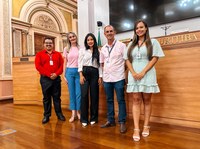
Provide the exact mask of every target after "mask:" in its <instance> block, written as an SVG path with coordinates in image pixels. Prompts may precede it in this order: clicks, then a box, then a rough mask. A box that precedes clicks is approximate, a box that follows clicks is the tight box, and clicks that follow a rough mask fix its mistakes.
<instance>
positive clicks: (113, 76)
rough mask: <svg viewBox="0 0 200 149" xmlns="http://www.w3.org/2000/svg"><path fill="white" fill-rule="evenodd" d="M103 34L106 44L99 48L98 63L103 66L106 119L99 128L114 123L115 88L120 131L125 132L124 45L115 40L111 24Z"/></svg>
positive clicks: (113, 124)
mask: <svg viewBox="0 0 200 149" xmlns="http://www.w3.org/2000/svg"><path fill="white" fill-rule="evenodd" d="M104 35H105V37H106V38H107V44H105V45H104V46H103V47H102V49H101V53H100V63H101V64H102V66H103V84H104V89H105V92H106V100H107V110H108V112H107V116H108V117H107V118H108V121H107V122H106V123H105V124H103V125H101V128H107V127H112V126H115V125H116V123H115V112H114V90H115V92H116V95H117V101H118V107H119V114H118V121H119V124H120V132H121V133H125V132H126V125H125V122H126V103H125V100H124V85H125V61H124V59H123V55H124V50H125V48H126V45H125V44H124V43H122V42H120V41H117V40H115V29H114V27H113V26H111V25H108V26H106V27H105V28H104Z"/></svg>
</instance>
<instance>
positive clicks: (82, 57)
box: [78, 49, 102, 77]
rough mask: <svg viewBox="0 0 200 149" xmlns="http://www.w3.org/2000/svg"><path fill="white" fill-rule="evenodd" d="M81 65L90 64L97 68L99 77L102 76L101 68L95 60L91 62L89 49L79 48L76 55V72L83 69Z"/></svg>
mask: <svg viewBox="0 0 200 149" xmlns="http://www.w3.org/2000/svg"><path fill="white" fill-rule="evenodd" d="M83 66H92V67H94V68H98V69H99V77H102V68H101V67H99V66H98V64H97V60H96V59H94V60H93V62H92V51H91V50H90V49H88V50H86V49H80V50H79V57H78V72H80V71H83Z"/></svg>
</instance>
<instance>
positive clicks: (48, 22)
mask: <svg viewBox="0 0 200 149" xmlns="http://www.w3.org/2000/svg"><path fill="white" fill-rule="evenodd" d="M33 25H34V26H37V27H40V28H44V29H47V30H51V31H58V29H57V27H56V24H55V22H54V21H53V20H52V19H51V18H50V17H49V16H47V15H44V14H42V15H39V16H37V18H35V20H34V22H33Z"/></svg>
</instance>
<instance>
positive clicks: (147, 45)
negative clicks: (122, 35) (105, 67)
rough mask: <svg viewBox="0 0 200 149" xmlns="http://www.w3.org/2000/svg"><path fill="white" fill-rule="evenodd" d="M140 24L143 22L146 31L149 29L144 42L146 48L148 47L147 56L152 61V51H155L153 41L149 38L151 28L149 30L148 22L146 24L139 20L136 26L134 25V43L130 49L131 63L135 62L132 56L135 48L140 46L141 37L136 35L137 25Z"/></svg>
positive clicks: (129, 57)
mask: <svg viewBox="0 0 200 149" xmlns="http://www.w3.org/2000/svg"><path fill="white" fill-rule="evenodd" d="M140 22H142V23H143V24H144V26H145V27H146V29H147V30H146V34H145V38H144V42H145V44H146V47H147V55H148V58H149V60H151V59H152V51H153V49H152V43H151V39H150V36H149V28H148V26H147V23H146V22H144V21H143V20H138V21H136V22H135V25H134V36H133V39H132V43H131V45H130V46H129V48H128V60H129V61H130V62H132V61H133V57H132V54H131V53H132V51H133V49H134V47H135V46H137V45H138V41H139V37H138V35H137V34H136V28H137V25H138V24H139V23H140Z"/></svg>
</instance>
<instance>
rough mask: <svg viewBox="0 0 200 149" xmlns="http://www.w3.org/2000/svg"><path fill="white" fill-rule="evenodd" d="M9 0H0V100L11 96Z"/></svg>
mask: <svg viewBox="0 0 200 149" xmlns="http://www.w3.org/2000/svg"><path fill="white" fill-rule="evenodd" d="M11 10H12V9H11V1H10V0H0V100H5V99H10V98H13V87H12V38H11Z"/></svg>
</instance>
